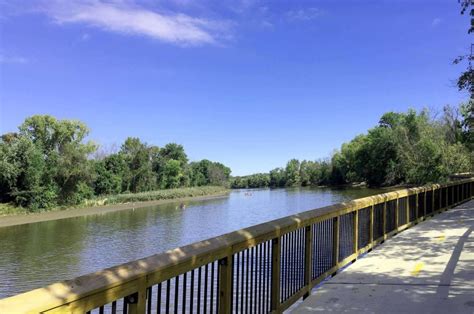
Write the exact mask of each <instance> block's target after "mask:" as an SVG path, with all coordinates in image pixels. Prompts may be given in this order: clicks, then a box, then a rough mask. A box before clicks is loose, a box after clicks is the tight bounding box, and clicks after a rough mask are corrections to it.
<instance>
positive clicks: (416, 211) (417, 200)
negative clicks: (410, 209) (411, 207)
mask: <svg viewBox="0 0 474 314" xmlns="http://www.w3.org/2000/svg"><path fill="white" fill-rule="evenodd" d="M419 197H420V196H419V193H418V192H416V194H415V222H416V223H418V219H419V218H418V216H419V215H420V213H419V211H420V204H419V202H420V201H419Z"/></svg>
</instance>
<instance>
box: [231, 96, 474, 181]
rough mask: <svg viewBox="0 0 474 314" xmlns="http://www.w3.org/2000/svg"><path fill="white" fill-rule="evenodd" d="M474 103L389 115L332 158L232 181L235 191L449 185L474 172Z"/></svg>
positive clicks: (293, 162) (294, 161)
mask: <svg viewBox="0 0 474 314" xmlns="http://www.w3.org/2000/svg"><path fill="white" fill-rule="evenodd" d="M473 109H474V101H473V100H471V101H469V103H466V104H463V105H461V106H460V107H459V108H454V107H451V106H445V107H444V108H443V112H442V114H441V115H439V116H438V117H434V116H433V115H430V112H429V111H428V110H422V111H421V112H416V111H415V110H409V111H408V112H406V113H396V112H388V113H385V114H384V115H382V117H381V118H380V121H379V123H378V125H377V126H375V127H374V128H372V129H370V130H369V131H368V132H367V133H366V134H362V135H359V136H356V137H355V138H354V139H353V140H351V141H350V142H348V143H344V144H343V145H342V147H341V148H340V150H339V151H336V152H335V153H334V154H333V156H332V157H331V158H327V159H324V160H316V161H308V160H303V161H299V160H298V159H292V160H290V161H288V163H287V164H286V166H285V167H281V168H276V169H273V170H271V171H270V172H269V173H257V174H253V175H249V176H243V177H234V178H232V179H231V187H233V188H258V187H293V186H321V185H344V184H353V183H362V182H363V183H366V184H368V185H369V186H390V185H397V184H408V185H410V184H424V183H429V182H442V181H446V180H447V179H448V177H449V175H451V174H453V173H458V172H468V171H472V170H473V161H474V155H473V148H474V125H473Z"/></svg>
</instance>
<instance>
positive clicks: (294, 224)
mask: <svg viewBox="0 0 474 314" xmlns="http://www.w3.org/2000/svg"><path fill="white" fill-rule="evenodd" d="M465 183H470V186H471V190H470V191H471V196H472V194H473V193H472V192H473V191H472V189H473V188H472V186H473V185H474V184H473V183H474V178H469V179H464V180H458V181H455V182H451V183H447V184H441V185H440V184H436V185H427V186H422V187H417V188H409V189H400V190H397V191H393V192H388V193H383V194H378V195H374V196H369V197H365V198H361V199H356V200H353V201H349V202H344V203H339V204H335V205H331V206H326V207H322V208H318V209H313V210H309V211H305V212H302V213H299V214H295V215H291V216H288V217H284V218H281V219H276V220H273V221H270V222H266V223H262V224H259V225H255V226H252V227H249V228H245V229H241V230H238V231H234V232H231V233H227V234H224V235H221V236H218V237H214V238H211V239H207V240H204V241H200V242H196V243H193V244H190V245H186V246H183V247H180V248H176V249H173V250H170V251H167V252H164V253H160V254H156V255H153V256H150V257H147V258H143V259H140V260H136V261H133V262H129V263H126V264H123V265H119V266H115V267H112V268H108V269H104V270H101V271H98V272H95V273H92V274H88V275H85V276H81V277H77V278H75V279H72V280H66V281H62V282H59V283H55V284H52V285H49V286H46V287H43V288H39V289H35V290H32V291H29V292H26V293H22V294H19V295H15V296H12V297H9V298H5V299H2V300H0V313H39V312H40V313H56V312H57V313H66V312H67V313H69V312H80V313H83V312H86V311H89V310H91V309H94V308H97V307H99V306H102V305H104V304H108V303H110V302H112V301H115V300H118V299H121V298H124V297H126V296H129V295H132V294H134V293H137V292H138V298H139V300H138V302H137V305H136V306H134V307H131V309H130V311H131V312H133V311H136V312H139V313H144V312H145V307H144V304H145V303H144V302H145V298H146V288H147V287H150V286H152V285H155V284H157V283H160V282H163V281H166V280H168V279H170V278H173V277H175V276H178V275H180V274H183V273H184V272H187V271H190V270H192V269H196V268H197V267H200V266H202V265H206V264H208V263H211V262H214V261H217V260H226V259H227V260H228V259H229V258H230V257H231V256H232V255H233V254H235V253H238V252H240V251H242V250H244V249H248V248H251V247H254V246H256V245H258V244H260V243H263V242H266V241H269V240H273V241H275V243H276V244H275V245H278V243H277V242H278V241H276V239H279V238H280V237H281V236H282V235H284V234H287V233H289V232H292V231H294V230H297V229H299V228H303V227H307V226H311V225H312V224H314V223H317V222H320V221H323V220H327V219H331V218H337V217H340V216H341V215H344V214H347V213H351V212H357V211H358V210H360V209H363V208H367V207H371V206H372V207H373V206H374V205H376V204H381V203H385V202H388V201H390V200H397V199H399V198H402V197H406V196H410V195H417V194H419V193H423V192H426V191H435V190H437V189H441V188H445V187H449V186H463V185H464V184H465ZM446 191H447V189H446ZM453 191H454V189H453ZM446 193H447V192H446ZM453 193H454V192H453ZM433 194H434V193H433ZM425 195H426V194H425ZM471 196H469V198H470V197H471ZM453 200H454V199H453ZM428 201H429V200H428ZM425 202H426V201H425ZM453 202H454V201H453ZM458 203H459V202H458ZM458 203H457V204H458ZM433 204H434V195H433ZM454 205H456V204H452V206H454ZM396 212H397V214H396V215H398V202H397V210H396ZM433 212H434V209H433ZM356 217H358V215H356ZM397 217H398V216H397ZM397 220H398V218H397ZM337 221H338V220H337ZM416 222H418V220H417V221H416ZM413 223H415V222H410V219H407V223H406V224H404V225H403V226H398V221H397V229H396V230H395V231H396V232H399V231H401V230H403V229H404V228H407V227H409V226H411V225H412V224H413ZM355 229H357V227H356V228H355ZM355 232H357V231H355ZM387 236H390V234H384V239H385V238H386V237H387ZM377 240H378V241H380V239H372V241H371V243H370V244H369V245H368V246H367V247H365V248H358V247H357V244H356V245H355V247H356V248H357V251H356V252H354V254H352V255H351V256H349V257H348V258H346V259H345V260H343V261H338V263H337V264H336V265H335V266H334V267H333V268H332V269H331V270H329V271H328V272H327V273H328V274H329V273H331V272H335V271H337V269H339V268H340V267H342V266H344V265H346V264H347V263H348V262H350V261H351V260H353V259H354V258H355V257H356V256H357V255H358V254H360V253H362V252H363V251H366V250H368V249H370V248H371V247H373V246H374V245H376V244H377V242H376V241H377ZM382 240H383V239H382ZM354 241H357V233H355V236H354ZM335 245H338V244H335ZM306 263H307V262H306ZM223 269H224V271H229V270H225V267H223ZM275 272H276V270H275ZM226 274H228V273H223V274H222V276H221V278H223V280H224V279H226V280H229V277H228V276H224V275H226ZM323 275H327V274H323ZM277 277H278V276H277ZM322 277H323V276H320V277H318V278H317V279H316V280H311V279H310V278H309V279H308V278H307V281H309V282H307V284H306V286H305V288H304V289H302V290H301V291H299V292H298V293H296V294H295V295H294V296H292V298H290V299H289V300H287V301H285V302H283V303H281V304H280V302H277V301H275V300H273V302H272V303H275V305H274V307H276V308H274V311H276V312H281V311H283V310H284V309H285V308H287V307H288V306H290V305H291V304H292V303H293V302H295V301H296V300H297V299H298V298H300V297H301V296H303V295H305V294H307V293H308V292H309V291H310V289H311V288H312V287H313V286H314V285H315V284H317V283H318V282H319V281H321V280H322ZM277 279H278V278H277ZM277 279H275V280H277ZM278 280H279V279H278ZM274 285H275V283H273V286H274ZM226 286H227V288H225V287H224V288H223V287H222V286H221V289H228V283H227V282H226ZM224 292H225V293H226V294H225V295H229V293H230V292H229V291H224ZM275 293H276V292H275ZM221 299H222V298H221ZM220 302H221V303H222V304H221V305H220V306H224V307H222V308H221V309H226V307H225V306H226V305H227V304H226V302H227V301H226V300H225V298H224V300H220Z"/></svg>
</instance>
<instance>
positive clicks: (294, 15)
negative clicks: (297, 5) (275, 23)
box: [286, 8, 325, 21]
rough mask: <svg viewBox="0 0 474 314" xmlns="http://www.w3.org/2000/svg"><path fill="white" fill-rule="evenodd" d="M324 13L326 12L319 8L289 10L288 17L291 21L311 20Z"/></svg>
mask: <svg viewBox="0 0 474 314" xmlns="http://www.w3.org/2000/svg"><path fill="white" fill-rule="evenodd" d="M324 14H325V12H324V11H323V10H321V9H319V8H306V9H298V10H291V11H288V12H287V13H286V17H287V18H288V19H289V20H291V21H310V20H314V19H316V18H318V17H320V16H322V15H324Z"/></svg>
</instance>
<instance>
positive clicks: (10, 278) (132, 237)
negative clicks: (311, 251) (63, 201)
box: [0, 188, 381, 299]
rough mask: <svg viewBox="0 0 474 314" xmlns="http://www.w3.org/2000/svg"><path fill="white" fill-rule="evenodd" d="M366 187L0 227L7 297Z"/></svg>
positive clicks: (234, 195) (245, 194) (0, 271)
mask: <svg viewBox="0 0 474 314" xmlns="http://www.w3.org/2000/svg"><path fill="white" fill-rule="evenodd" d="M380 192H381V191H380V190H376V189H367V188H344V189H329V188H292V189H274V190H270V189H260V190H235V191H232V192H231V193H230V194H229V195H228V196H224V197H222V198H215V199H210V200H204V201H189V202H186V206H185V208H184V209H182V208H180V206H179V204H178V203H169V204H164V205H158V206H151V207H143V208H139V209H135V210H132V209H130V210H122V211H117V212H112V213H107V214H101V215H92V216H84V217H76V218H68V219H61V220H53V221H45V222H38V223H31V224H26V225H19V226H12V227H4V228H0V299H1V298H4V297H7V296H11V295H14V294H17V293H20V292H24V291H28V290H31V289H34V288H38V287H42V286H45V285H48V284H50V283H54V282H56V281H60V280H64V279H71V278H74V277H77V276H79V275H84V274H87V273H90V272H94V271H97V270H100V269H103V268H107V267H111V266H114V265H117V264H121V263H125V262H128V261H132V260H136V259H139V258H142V257H146V256H149V255H153V254H156V253H159V252H163V251H166V250H168V249H172V248H175V247H178V246H182V245H185V244H190V243H193V242H196V241H200V240H204V239H207V238H210V237H213V236H218V235H221V234H223V233H227V232H230V231H234V230H238V229H241V228H245V227H249V226H252V225H255V224H258V223H262V222H266V221H269V220H273V219H276V218H281V217H285V216H288V215H291V214H295V213H298V212H302V211H305V210H309V209H314V208H319V207H323V206H326V205H331V204H335V203H339V202H343V201H347V200H350V199H355V198H360V197H364V196H368V195H372V194H377V193H380Z"/></svg>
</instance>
